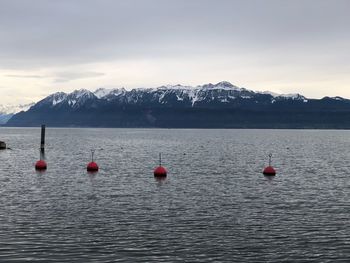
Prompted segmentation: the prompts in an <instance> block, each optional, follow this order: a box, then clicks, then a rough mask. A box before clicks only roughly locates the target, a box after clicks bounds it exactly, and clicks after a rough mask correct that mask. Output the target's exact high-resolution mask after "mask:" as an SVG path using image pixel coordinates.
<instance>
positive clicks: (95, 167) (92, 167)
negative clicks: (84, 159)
mask: <svg viewBox="0 0 350 263" xmlns="http://www.w3.org/2000/svg"><path fill="white" fill-rule="evenodd" d="M86 170H87V171H88V172H97V171H98V165H97V163H95V162H90V163H88V165H87V167H86Z"/></svg>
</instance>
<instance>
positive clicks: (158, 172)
mask: <svg viewBox="0 0 350 263" xmlns="http://www.w3.org/2000/svg"><path fill="white" fill-rule="evenodd" d="M166 176H167V171H166V169H165V168H164V167H163V166H162V154H161V153H159V166H158V167H157V168H156V169H154V177H166Z"/></svg>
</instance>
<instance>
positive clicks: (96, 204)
mask: <svg viewBox="0 0 350 263" xmlns="http://www.w3.org/2000/svg"><path fill="white" fill-rule="evenodd" d="M46 135H47V136H46V159H47V163H48V170H47V171H46V172H45V173H37V172H35V170H34V163H35V161H37V160H38V157H39V144H40V128H36V129H33V128H32V129H23V128H18V129H12V128H1V129H0V140H4V141H6V142H7V144H8V146H9V147H11V148H12V150H6V151H0V262H9V261H11V262H16V261H17V262H22V261H41V262H213V261H216V262H304V261H305V260H309V261H310V262H312V261H315V262H349V258H350V151H349V149H350V131H316V130H314V131H311V130H173V129H51V128H47V130H46ZM92 148H95V149H96V153H95V159H96V162H97V163H98V164H99V166H100V171H99V172H98V173H97V174H88V173H87V172H86V164H87V163H88V162H89V160H90V149H92ZM159 152H162V156H163V165H164V166H165V167H166V168H167V169H168V171H169V173H168V177H167V179H166V180H165V181H156V180H155V179H154V177H153V169H154V168H155V166H156V165H157V163H158V153H159ZM270 152H272V153H273V165H274V166H275V168H276V170H277V176H275V177H273V178H271V177H270V178H269V177H265V176H263V175H262V170H263V168H264V166H265V165H266V164H267V162H268V157H267V155H268V154H269V153H270Z"/></svg>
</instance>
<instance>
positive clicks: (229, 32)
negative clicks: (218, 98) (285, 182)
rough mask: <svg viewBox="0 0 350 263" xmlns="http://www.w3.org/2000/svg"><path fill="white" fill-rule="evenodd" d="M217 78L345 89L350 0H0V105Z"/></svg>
mask: <svg viewBox="0 0 350 263" xmlns="http://www.w3.org/2000/svg"><path fill="white" fill-rule="evenodd" d="M222 80H226V81H230V82H231V83H232V84H235V85H237V86H240V87H245V88H249V89H253V90H261V91H264V90H270V91H274V92H279V93H294V92H298V93H301V94H303V95H305V96H307V97H312V98H319V97H322V96H326V95H330V96H336V95H339V96H343V97H348V98H350V1H348V0H327V1H325V0H300V1H298V0H290V1H289V0H242V1H238V0H237V1H235V0H123V1H122V0H93V1H92V0H91V1H89V0H59V1H53V0H52V1H50V0H31V1H30V0H21V1H19V0H0V96H1V98H2V100H1V101H0V104H9V103H11V104H12V103H26V102H32V101H37V100H39V99H41V98H43V97H45V96H46V95H48V94H50V93H52V92H55V91H65V92H70V91H73V90H74V89H80V88H87V89H90V90H95V89H97V88H99V87H125V88H126V89H131V88H137V87H156V86H161V85H164V84H184V85H199V84H204V83H209V82H211V83H216V82H219V81H222Z"/></svg>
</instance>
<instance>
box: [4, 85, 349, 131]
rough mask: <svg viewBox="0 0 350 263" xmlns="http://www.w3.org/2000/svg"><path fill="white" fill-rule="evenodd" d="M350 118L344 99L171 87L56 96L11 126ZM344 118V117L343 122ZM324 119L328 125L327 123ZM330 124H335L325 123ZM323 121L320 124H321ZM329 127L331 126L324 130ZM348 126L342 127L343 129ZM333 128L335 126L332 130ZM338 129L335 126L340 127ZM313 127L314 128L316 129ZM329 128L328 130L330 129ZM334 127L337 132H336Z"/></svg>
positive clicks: (265, 123) (283, 123)
mask: <svg viewBox="0 0 350 263" xmlns="http://www.w3.org/2000/svg"><path fill="white" fill-rule="evenodd" d="M338 112H341V114H343V115H344V114H345V115H346V114H347V112H349V128H350V101H349V100H347V99H343V98H340V97H335V98H329V97H325V98H323V99H320V100H316V99H307V98H305V97H304V96H302V95H300V94H276V93H271V92H267V91H265V92H257V91H252V90H249V89H246V88H241V87H237V86H234V85H232V84H231V83H229V82H227V81H222V82H219V83H216V84H211V83H209V84H204V85H200V86H195V87H192V86H183V85H179V84H178V85H167V86H160V87H157V88H142V89H141V88H140V89H132V90H130V91H128V90H126V89H124V88H119V89H105V88H99V89H97V90H96V91H94V92H91V91H89V90H86V89H81V90H75V91H73V92H72V93H63V92H58V93H54V94H52V95H50V96H48V97H46V98H44V99H43V100H41V101H39V102H38V103H36V104H35V105H34V106H32V107H31V108H30V109H29V110H28V111H27V112H21V113H18V114H16V115H15V116H13V117H12V118H11V119H10V120H9V122H8V125H13V126H37V125H40V124H41V123H46V124H47V125H53V126H103V127H270V126H271V125H274V126H277V127H292V128H294V127H299V126H301V127H309V126H310V125H311V126H312V125H314V124H313V123H314V122H315V123H316V124H315V125H319V126H321V127H323V125H326V126H327V123H328V122H332V123H334V122H337V123H338V121H339V120H337V118H338V117H337V115H336V116H333V115H334V114H336V113H338ZM343 117H344V116H343ZM322 118H323V119H322ZM324 118H329V119H327V120H325V119H324ZM316 120H317V121H316ZM324 123H326V124H324ZM343 124H344V122H342V125H343ZM332 125H333V124H332ZM334 125H335V124H334ZM312 127H313V126H312ZM327 127H328V126H327ZM332 127H333V126H332Z"/></svg>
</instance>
